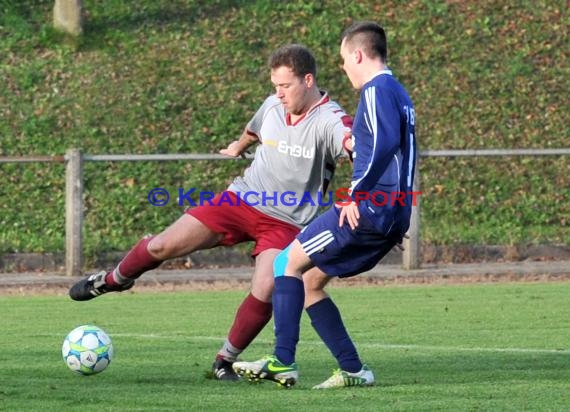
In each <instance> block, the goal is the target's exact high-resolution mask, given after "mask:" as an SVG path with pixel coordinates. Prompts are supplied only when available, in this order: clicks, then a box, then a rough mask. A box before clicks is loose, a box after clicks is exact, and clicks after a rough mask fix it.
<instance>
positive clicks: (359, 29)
mask: <svg viewBox="0 0 570 412" xmlns="http://www.w3.org/2000/svg"><path fill="white" fill-rule="evenodd" d="M340 39H341V42H342V41H343V40H344V42H345V44H347V45H349V46H353V47H354V46H357V45H358V46H359V47H361V48H362V50H363V51H364V53H366V55H367V56H368V57H370V58H375V57H380V59H381V60H382V61H383V62H386V60H387V59H388V42H387V40H386V32H385V31H384V29H383V28H382V27H381V26H380V25H378V24H377V23H374V22H372V21H362V22H356V23H354V24H353V25H351V26H350V27H348V28H347V29H346V30H344V32H343V33H342V36H341V38H340Z"/></svg>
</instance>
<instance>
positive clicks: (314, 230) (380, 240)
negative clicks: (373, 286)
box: [297, 206, 398, 278]
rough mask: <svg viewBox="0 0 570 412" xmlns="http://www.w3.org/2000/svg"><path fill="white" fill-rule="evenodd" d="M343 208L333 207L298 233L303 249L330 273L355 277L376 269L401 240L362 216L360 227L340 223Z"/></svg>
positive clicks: (323, 269) (321, 268)
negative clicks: (378, 228)
mask: <svg viewBox="0 0 570 412" xmlns="http://www.w3.org/2000/svg"><path fill="white" fill-rule="evenodd" d="M339 216H340V209H339V208H337V207H334V206H333V207H331V208H330V209H329V210H327V211H326V212H325V213H323V214H322V215H320V216H319V217H318V218H316V219H315V220H314V221H312V222H311V223H310V224H309V225H308V226H307V227H305V229H304V230H303V231H302V232H301V233H299V234H298V235H297V239H298V240H299V242H301V245H302V246H303V250H304V251H305V253H306V254H307V255H308V256H309V258H310V259H311V261H312V262H313V264H314V265H315V266H317V267H318V268H319V269H320V270H322V271H323V272H325V273H326V274H327V275H329V276H338V277H341V278H344V277H349V276H355V275H358V274H360V273H363V272H366V271H368V270H370V269H372V268H373V267H374V266H376V264H378V262H380V260H381V259H382V258H383V257H384V256H386V254H387V253H388V252H389V251H390V250H392V248H393V247H394V246H396V244H397V243H398V241H396V240H395V239H392V238H387V237H385V236H383V235H382V234H380V233H378V231H377V230H376V229H375V228H374V227H373V226H372V224H371V223H370V222H369V221H368V220H367V219H366V218H364V217H363V216H362V215H361V217H360V220H359V222H358V227H357V228H356V229H355V230H352V229H351V228H350V226H349V225H348V223H346V222H345V223H344V225H343V226H342V227H339V226H338V220H339Z"/></svg>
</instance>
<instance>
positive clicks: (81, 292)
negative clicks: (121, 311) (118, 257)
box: [69, 270, 135, 301]
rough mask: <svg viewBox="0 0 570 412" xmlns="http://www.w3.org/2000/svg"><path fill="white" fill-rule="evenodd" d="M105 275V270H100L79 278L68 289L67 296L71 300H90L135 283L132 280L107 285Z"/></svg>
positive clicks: (126, 288)
mask: <svg viewBox="0 0 570 412" xmlns="http://www.w3.org/2000/svg"><path fill="white" fill-rule="evenodd" d="M105 276H107V272H105V271H104V270H102V271H101V272H99V273H95V274H93V275H90V276H87V277H86V278H84V279H81V280H80V281H79V282H77V283H76V284H75V285H73V286H72V287H71V289H69V296H70V297H71V299H73V300H79V301H83V300H91V299H94V298H96V297H97V296H100V295H102V294H104V293H108V292H123V291H125V290H129V289H130V288H132V287H133V285H134V284H135V281H134V280H133V281H131V282H129V283H127V284H125V285H121V286H109V285H107V284H106V283H105Z"/></svg>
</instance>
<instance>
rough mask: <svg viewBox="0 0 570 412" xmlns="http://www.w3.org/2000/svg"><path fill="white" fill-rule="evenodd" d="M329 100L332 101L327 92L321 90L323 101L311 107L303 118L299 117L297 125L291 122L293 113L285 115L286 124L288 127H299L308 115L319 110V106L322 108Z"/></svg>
mask: <svg viewBox="0 0 570 412" xmlns="http://www.w3.org/2000/svg"><path fill="white" fill-rule="evenodd" d="M329 100H330V98H329V95H328V93H327V92H325V91H323V90H321V99H320V100H319V101H318V102H317V103H315V104H314V105H313V106H311V107H310V108H309V110H307V111H306V112H305V113H303V115H302V116H301V117H299V118H298V119H297V121H296V122H295V123H292V122H291V113H287V114H286V115H285V124H286V125H287V126H297V125H298V124H299V123H300V122H301V121H302V120H303V119H304V118H305V117H307V115H308V114H309V113H311V112H312V111H313V110H314V109H315V108H317V107H318V106H321V105H323V104H325V103H327V102H328V101H329Z"/></svg>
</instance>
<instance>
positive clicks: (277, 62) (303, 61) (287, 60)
mask: <svg viewBox="0 0 570 412" xmlns="http://www.w3.org/2000/svg"><path fill="white" fill-rule="evenodd" d="M282 66H285V67H288V68H290V69H291V71H292V72H293V73H294V74H295V76H297V77H305V75H306V74H309V73H310V74H312V75H313V77H315V78H316V77H317V62H316V60H315V57H314V56H313V53H311V51H310V50H309V49H308V48H306V47H305V46H301V45H300V44H288V45H286V46H282V47H280V48H279V49H277V50H275V52H273V54H272V55H271V57H270V58H269V67H270V68H271V69H277V68H279V67H282Z"/></svg>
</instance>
